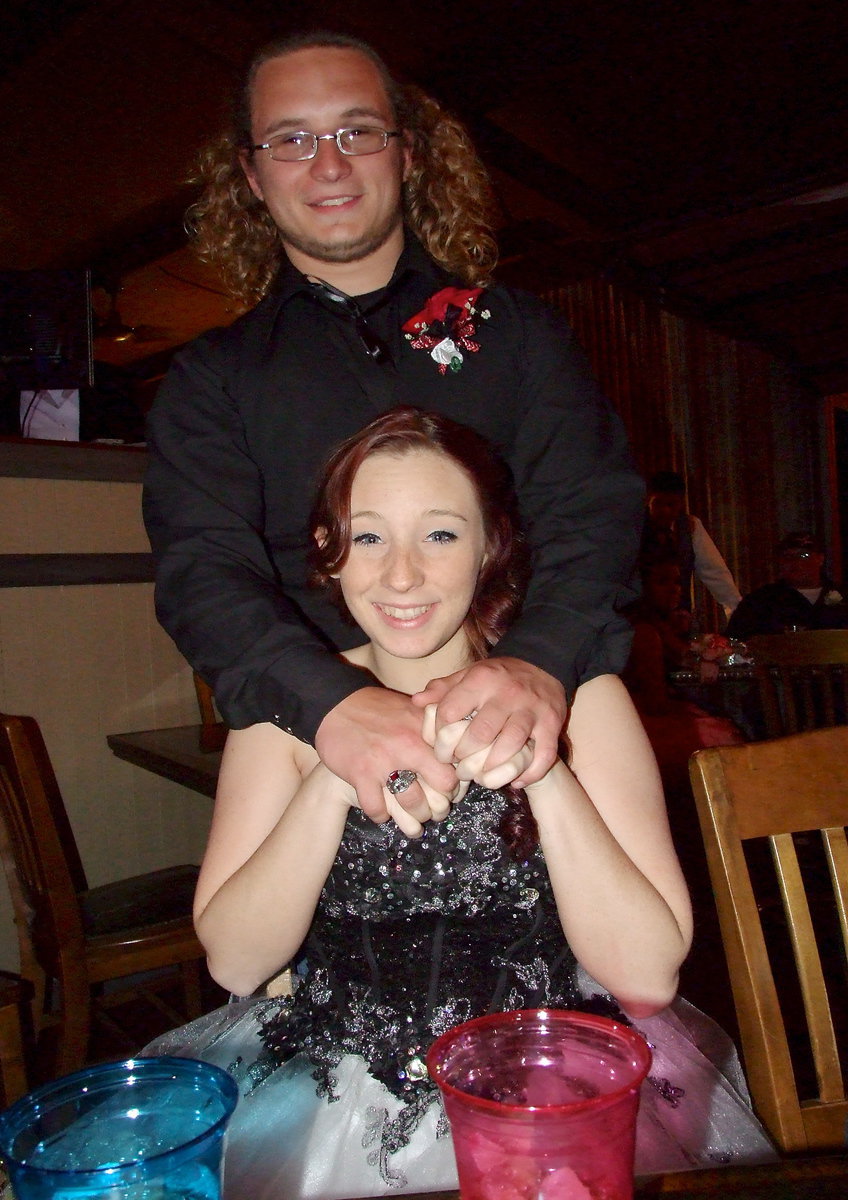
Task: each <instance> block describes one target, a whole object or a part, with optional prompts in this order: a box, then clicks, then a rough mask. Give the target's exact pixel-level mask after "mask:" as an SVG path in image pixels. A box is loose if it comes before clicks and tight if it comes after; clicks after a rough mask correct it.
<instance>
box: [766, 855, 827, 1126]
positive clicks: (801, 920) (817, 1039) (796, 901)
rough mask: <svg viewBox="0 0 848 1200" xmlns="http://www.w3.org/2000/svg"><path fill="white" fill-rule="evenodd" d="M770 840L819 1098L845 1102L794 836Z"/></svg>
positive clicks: (822, 975) (821, 972)
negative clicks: (795, 967)
mask: <svg viewBox="0 0 848 1200" xmlns="http://www.w3.org/2000/svg"><path fill="white" fill-rule="evenodd" d="M769 841H770V843H771V851H772V855H773V857H774V861H775V866H776V870H777V879H778V882H779V884H780V892H781V895H782V897H783V908H784V911H785V913H786V919H787V924H788V928H789V936H790V938H791V939H792V948H793V951H794V954H795V963H796V966H797V969H798V981H799V983H800V984H801V995H802V997H803V1000H804V1011H805V1013H806V1017H807V1028H808V1030H809V1034H810V1045H811V1047H812V1051H813V1062H814V1064H815V1068H816V1078H817V1081H818V1087H819V1099H820V1100H821V1101H822V1102H823V1103H827V1104H829V1103H831V1101H833V1100H843V1099H844V1098H845V1090H844V1087H843V1084H842V1071H841V1069H840V1066H839V1053H838V1051H837V1048H836V1034H835V1032H834V1028H833V1020H832V1018H831V1015H830V1007H829V1001H828V994H827V988H826V987H825V982H824V972H823V971H822V963H821V956H820V954H819V951H818V946H817V943H816V935H815V931H814V929H813V921H812V917H811V916H810V906H809V903H808V901H807V892H806V889H805V887H804V881H803V879H802V878H801V870H800V868H799V866H798V855H797V853H796V850H795V843H794V842H793V840H792V834H791V833H781V834H777V835H776V836H774V837H771V838H769Z"/></svg>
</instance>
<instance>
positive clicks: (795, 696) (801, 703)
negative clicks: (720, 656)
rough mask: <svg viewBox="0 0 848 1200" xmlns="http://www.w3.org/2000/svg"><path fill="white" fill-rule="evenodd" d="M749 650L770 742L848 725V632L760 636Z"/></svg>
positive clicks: (832, 631)
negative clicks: (809, 731) (798, 734)
mask: <svg viewBox="0 0 848 1200" xmlns="http://www.w3.org/2000/svg"><path fill="white" fill-rule="evenodd" d="M747 645H748V648H749V650H750V651H751V653H752V655H753V657H754V677H755V679H756V681H757V688H758V692H759V700H760V705H761V708H762V715H763V720H764V727H765V728H764V732H765V735H766V736H767V737H770V738H774V737H782V736H783V735H784V734H787V733H801V732H803V731H804V730H806V729H824V728H830V727H831V726H833V725H844V724H846V723H848V630H846V629H810V630H802V631H800V632H798V633H777V634H762V635H760V636H756V637H750V638H748V640H747Z"/></svg>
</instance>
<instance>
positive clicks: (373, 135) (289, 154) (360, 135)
mask: <svg viewBox="0 0 848 1200" xmlns="http://www.w3.org/2000/svg"><path fill="white" fill-rule="evenodd" d="M402 136H403V135H402V134H401V133H400V132H398V131H397V130H394V129H378V128H377V127H376V126H375V125H356V126H354V127H353V128H351V129H337V130H336V132H335V133H307V132H306V131H305V130H302V129H301V130H299V131H298V132H297V133H278V134H277V135H276V137H272V138H269V140H268V141H267V142H260V143H259V145H258V146H251V147H250V149H251V150H267V151H268V153H269V155H270V156H271V158H273V160H274V162H303V161H304V160H305V159H307V158H314V157H315V155H316V154H317V153H318V143H319V142H335V143H336V145H337V146H338V148H339V150H340V151H341V152H342V154H352V155H358V154H379V153H380V151H381V150H385V148H386V146H388V144H389V138H396V137H402Z"/></svg>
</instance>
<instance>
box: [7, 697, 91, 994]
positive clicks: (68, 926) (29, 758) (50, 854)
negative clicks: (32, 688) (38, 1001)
mask: <svg viewBox="0 0 848 1200" xmlns="http://www.w3.org/2000/svg"><path fill="white" fill-rule="evenodd" d="M0 817H2V823H3V826H4V832H5V839H4V841H5V844H4V845H3V847H2V852H3V865H4V868H5V871H6V875H7V879H8V883H9V891H10V894H11V897H12V904H13V907H14V909H15V922H16V925H17V928H18V942H19V946H20V952H21V974H22V975H24V976H25V977H26V978H33V975H35V978H34V980H33V981H34V982H35V983H36V987H37V988H38V987H40V986H43V979H41V978H39V976H38V974H37V972H35V970H34V963H33V959H34V962H35V964H37V965H38V967H39V968H41V970H42V971H44V972H47V974H53V973H55V967H56V961H57V958H58V955H59V953H60V952H61V951H62V950H63V949H65V948H68V947H70V948H71V949H73V948H74V947H77V948H78V949H79V953H80V955H82V954H83V952H84V951H83V946H84V940H85V939H84V933H83V926H82V915H81V911H80V904H79V900H78V895H79V893H80V892H82V891H85V889H86V888H87V886H88V885H87V881H86V877H85V871H84V870H83V866H82V861H81V860H80V856H79V850H78V849H77V844H76V841H75V839H74V836H73V831H72V829H71V825H70V822H69V820H68V815H67V812H66V810H65V805H64V802H63V800H62V796H61V793H60V791H59V785H58V783H57V782H56V776H55V774H54V772H53V767H52V764H51V762H50V758H49V756H48V753H47V748H46V746H45V745H44V739H43V738H42V736H41V730H40V729H39V727H38V722H37V721H35V720H34V718H32V717H20V716H9V715H7V714H5V713H3V714H0Z"/></svg>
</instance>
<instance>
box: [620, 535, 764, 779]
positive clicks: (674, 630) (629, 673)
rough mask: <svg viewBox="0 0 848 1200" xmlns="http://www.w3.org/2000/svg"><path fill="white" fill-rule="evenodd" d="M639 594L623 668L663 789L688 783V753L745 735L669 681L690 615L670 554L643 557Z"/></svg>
mask: <svg viewBox="0 0 848 1200" xmlns="http://www.w3.org/2000/svg"><path fill="white" fill-rule="evenodd" d="M641 576H642V595H641V596H640V598H639V599H638V600H636V601H635V602H634V603H633V604H631V605H629V606H628V608H627V609H625V612H626V614H627V616H628V617H629V618H630V621H631V623H632V625H633V645H632V647H631V650H630V658H629V659H628V662H627V666H626V667H625V669H624V672H623V674H622V679H623V680H624V683H625V685H626V686H627V689H628V691H629V692H630V695H631V696H632V698H633V702H634V704H635V705H636V709H637V711H638V713H639V716H640V717H641V719H642V724H643V725H644V726H645V730H646V732H647V734H648V739H649V740H650V743H651V746H652V747H653V751H654V754H655V755H656V757H657V762H658V763H659V767H660V773H661V774H662V778H663V783H664V785H665V787H666V790H667V792H679V791H680V790H685V789H686V788H687V787H688V778H689V777H688V762H689V756H690V755H691V754H694V752H695V751H696V750H701V749H703V748H704V747H705V746H732V745H737V744H738V743H740V742H744V741H745V738H744V737H743V736H742V734H741V733H740V731H739V730H738V729H737V728H736V726H735V725H734V724H733V722H732V721H730V720H728V719H727V718H726V717H722V716H712V715H710V713H708V712H705V710H704V709H703V708H701V707H700V706H699V705H697V704H694V703H692V702H691V701H689V700H687V699H686V698H685V696H684V695H683V694H682V693H680V692H678V691H676V690H675V689H674V688H673V687H672V685H671V683H670V682H669V673H670V672H671V671H675V670H679V669H680V668H681V667H683V666H684V665H686V657H687V654H688V652H689V638H688V636H687V635H688V632H689V625H690V623H691V616H690V614H689V613H688V612H686V610H685V609H681V607H680V598H681V590H682V586H681V581H680V577H681V570H680V564H679V563H678V562H677V561H676V560H675V559H674V558H672V557H670V556H668V555H666V556H660V557H658V558H656V559H653V560H648V561H645V562H643V563H642V566H641Z"/></svg>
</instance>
